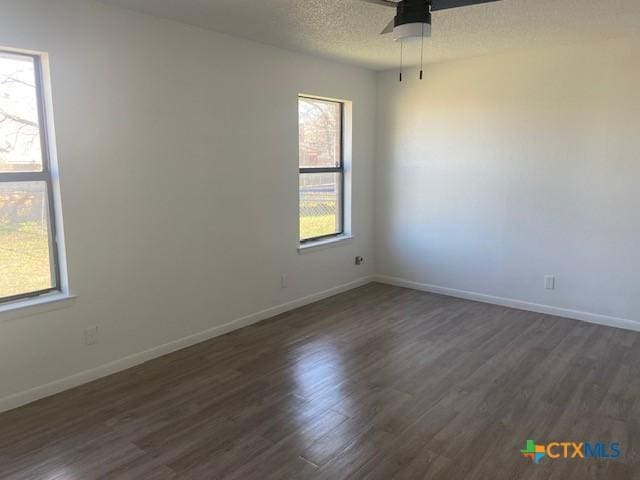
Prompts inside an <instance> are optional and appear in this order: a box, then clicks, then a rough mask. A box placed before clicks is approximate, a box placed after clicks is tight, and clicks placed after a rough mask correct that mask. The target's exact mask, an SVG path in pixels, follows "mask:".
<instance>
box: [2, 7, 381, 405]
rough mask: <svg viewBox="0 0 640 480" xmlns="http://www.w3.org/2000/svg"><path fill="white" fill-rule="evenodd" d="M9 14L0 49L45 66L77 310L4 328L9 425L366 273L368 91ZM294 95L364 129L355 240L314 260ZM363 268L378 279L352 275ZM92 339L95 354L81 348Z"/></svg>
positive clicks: (84, 11) (195, 38) (242, 55)
mask: <svg viewBox="0 0 640 480" xmlns="http://www.w3.org/2000/svg"><path fill="white" fill-rule="evenodd" d="M0 12H2V13H1V14H0V23H1V25H2V26H1V28H0V46H4V47H17V48H23V49H32V50H38V51H44V52H48V53H49V56H50V62H51V72H52V73H51V76H52V88H53V104H54V114H55V127H56V132H57V145H58V154H59V163H60V169H61V174H62V178H61V184H62V200H63V210H64V220H65V229H66V244H67V254H68V261H69V278H70V285H71V290H72V292H73V293H75V294H77V295H78V298H77V300H76V302H75V303H74V304H73V305H72V306H71V307H70V308H67V309H64V310H58V311H52V312H47V313H43V314H39V315H35V316H30V317H26V318H15V317H8V316H6V315H4V316H3V315H0V407H8V406H13V405H15V404H17V403H20V402H21V401H24V400H28V399H31V398H33V397H34V396H38V395H40V394H45V393H50V392H51V391H53V390H55V389H56V388H58V387H59V386H69V385H71V384H73V383H77V382H78V381H84V380H86V379H88V378H91V376H92V375H93V374H87V375H84V376H80V377H76V378H75V379H72V380H68V381H66V382H62V383H61V384H56V385H54V386H49V387H45V388H44V389H41V390H37V391H35V392H30V393H26V394H23V395H21V394H19V392H25V391H27V390H29V389H32V388H34V387H39V386H42V385H46V384H48V383H50V382H55V381H59V380H60V379H63V378H65V377H68V376H70V375H73V374H76V373H79V372H82V371H85V370H88V369H94V368H96V367H99V366H101V365H105V364H107V363H109V362H113V361H116V360H119V359H122V358H124V357H127V356H129V355H132V354H136V353H138V352H142V351H145V350H148V349H152V348H154V347H157V346H158V345H163V344H166V343H167V342H171V341H174V340H177V339H181V338H183V337H186V336H189V335H192V334H196V333H198V332H202V331H205V330H207V329H211V328H213V327H216V326H220V325H224V324H227V323H228V322H231V321H233V320H235V319H238V318H241V317H244V316H246V315H250V314H253V313H255V312H260V311H262V310H265V309H269V308H271V307H274V306H277V305H281V304H284V303H287V302H291V301H293V300H296V299H299V298H301V297H305V296H308V295H312V294H315V293H317V292H322V291H325V290H327V289H330V288H333V287H336V286H339V285H343V284H347V283H349V282H353V281H355V280H358V279H360V278H363V277H366V276H368V275H370V274H371V273H372V266H373V265H372V262H373V258H372V256H373V248H372V247H373V243H372V233H373V221H372V220H373V219H372V216H373V157H374V153H375V151H374V150H375V145H374V143H375V142H374V130H375V126H374V122H375V91H376V79H375V75H374V74H373V73H371V72H368V71H365V70H361V69H357V68H352V67H348V66H344V65H339V64H336V63H331V62H327V61H322V60H317V59H313V58H311V57H306V56H303V55H299V54H295V53H291V52H287V51H284V50H278V49H276V48H272V47H268V46H264V45H260V44H256V43H251V42H248V41H244V40H240V39H235V38H232V37H229V36H225V35H220V34H216V33H213V32H208V31H205V30H199V29H196V28H191V27H188V26H185V25H181V24H178V23H173V22H170V21H165V20H161V19H157V18H153V17H150V16H144V15H141V14H137V13H132V12H128V11H126V10H120V9H118V8H115V7H109V6H106V5H103V4H100V3H96V2H94V1H92V0H20V1H15V0H0ZM299 92H305V93H312V94H317V95H321V96H326V97H333V98H342V99H348V100H352V101H353V112H354V135H353V140H354V150H353V163H354V175H353V181H354V198H353V201H354V206H353V222H354V225H353V228H354V233H355V235H356V239H355V241H354V242H353V243H351V244H350V245H346V246H341V247H338V248H333V249H330V250H325V251H321V252H314V253H312V254H308V255H303V256H300V255H298V253H297V245H298V243H297V238H298V236H297V235H298V223H297V222H298V220H297V215H298V207H297V201H298V184H297V181H298V173H297V168H298V158H297V155H298V146H297V121H298V120H297V94H298V93H299ZM356 255H364V256H365V257H367V258H368V259H369V260H370V261H369V262H368V263H367V264H366V265H365V266H364V267H355V266H354V257H355V256H356ZM283 273H287V274H288V275H289V288H288V289H286V290H282V289H281V286H280V275H281V274H283ZM270 312H271V313H273V311H270ZM90 325H98V326H99V328H100V344H99V345H97V346H95V347H85V346H84V345H83V338H82V335H83V330H84V329H85V328H86V327H87V326H90ZM138 359H140V358H138ZM126 364H127V362H125V363H123V364H117V365H115V366H112V367H109V368H110V369H117V368H120V367H122V366H126ZM99 372H102V373H104V372H105V370H99ZM94 373H96V372H94ZM15 394H19V395H17V396H14V395H15ZM3 398H4V402H3V400H2V399H3Z"/></svg>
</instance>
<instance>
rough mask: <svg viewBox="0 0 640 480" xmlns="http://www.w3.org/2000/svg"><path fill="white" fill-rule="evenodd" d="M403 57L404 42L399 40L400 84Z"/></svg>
mask: <svg viewBox="0 0 640 480" xmlns="http://www.w3.org/2000/svg"><path fill="white" fill-rule="evenodd" d="M403 55H404V42H403V41H402V39H400V81H401V82H402V65H403V60H404V58H403Z"/></svg>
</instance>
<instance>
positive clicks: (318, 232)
mask: <svg viewBox="0 0 640 480" xmlns="http://www.w3.org/2000/svg"><path fill="white" fill-rule="evenodd" d="M298 122H299V136H300V139H299V149H300V167H299V168H300V191H299V193H300V242H301V243H303V244H304V243H308V242H313V241H317V240H322V239H327V238H331V237H337V236H339V235H342V234H343V233H344V231H345V211H344V208H345V201H344V192H345V170H344V103H342V102H338V101H333V100H324V99H319V98H312V97H305V96H300V97H299V99H298Z"/></svg>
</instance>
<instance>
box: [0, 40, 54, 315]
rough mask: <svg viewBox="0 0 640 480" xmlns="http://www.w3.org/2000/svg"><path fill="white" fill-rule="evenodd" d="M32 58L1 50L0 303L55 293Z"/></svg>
mask: <svg viewBox="0 0 640 480" xmlns="http://www.w3.org/2000/svg"><path fill="white" fill-rule="evenodd" d="M46 127H47V125H46V115H45V108H44V101H43V89H42V65H41V59H40V57H39V56H37V55H27V54H21V53H14V52H6V51H2V50H0V303H5V302H10V301H14V300H18V299H21V298H26V297H31V296H36V295H40V294H44V293H49V292H53V291H56V290H58V289H60V268H59V261H58V248H57V242H56V232H55V226H56V223H55V219H54V215H55V214H54V212H55V209H54V205H53V199H54V195H53V182H52V175H51V162H50V159H49V148H48V139H47V128H46Z"/></svg>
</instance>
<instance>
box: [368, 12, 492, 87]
mask: <svg viewBox="0 0 640 480" xmlns="http://www.w3.org/2000/svg"><path fill="white" fill-rule="evenodd" d="M362 1H363V2H367V3H373V4H376V5H383V6H385V7H391V8H395V9H396V16H395V18H394V19H393V20H391V22H389V24H388V25H387V26H386V27H385V29H384V30H383V31H382V35H386V34H389V33H393V38H394V39H395V40H399V41H400V44H401V53H400V81H402V42H403V40H405V39H409V38H412V37H422V42H423V48H422V49H423V50H424V37H430V36H431V12H436V11H439V10H447V9H450V8H458V7H468V6H471V5H478V4H481V3H491V2H497V1H499V0H398V1H393V0H362ZM421 56H422V53H421ZM421 63H422V59H421ZM422 75H423V72H422V67H421V68H420V79H421V80H422Z"/></svg>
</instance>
